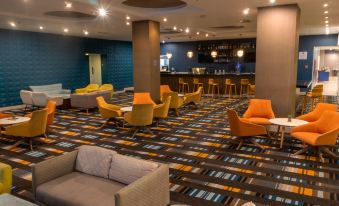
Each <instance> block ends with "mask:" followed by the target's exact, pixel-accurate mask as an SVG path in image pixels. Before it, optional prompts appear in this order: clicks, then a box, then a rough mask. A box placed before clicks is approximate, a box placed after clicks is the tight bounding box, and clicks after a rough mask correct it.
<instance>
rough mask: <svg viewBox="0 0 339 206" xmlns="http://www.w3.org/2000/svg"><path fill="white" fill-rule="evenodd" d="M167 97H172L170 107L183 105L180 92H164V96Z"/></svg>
mask: <svg viewBox="0 0 339 206" xmlns="http://www.w3.org/2000/svg"><path fill="white" fill-rule="evenodd" d="M167 97H171V103H170V108H179V107H180V106H181V104H182V103H181V101H180V97H179V94H178V92H169V93H164V94H163V96H162V98H163V99H166V98H167Z"/></svg>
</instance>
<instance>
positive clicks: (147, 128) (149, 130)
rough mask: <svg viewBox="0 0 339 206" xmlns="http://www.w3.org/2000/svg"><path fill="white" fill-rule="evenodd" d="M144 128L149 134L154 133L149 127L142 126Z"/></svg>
mask: <svg viewBox="0 0 339 206" xmlns="http://www.w3.org/2000/svg"><path fill="white" fill-rule="evenodd" d="M144 128H145V130H146V131H147V132H148V133H150V134H151V135H154V133H153V132H152V130H151V129H150V128H149V127H144Z"/></svg>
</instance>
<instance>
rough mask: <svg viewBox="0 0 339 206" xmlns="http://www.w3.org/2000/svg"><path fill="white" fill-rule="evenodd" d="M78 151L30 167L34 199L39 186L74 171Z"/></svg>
mask: <svg viewBox="0 0 339 206" xmlns="http://www.w3.org/2000/svg"><path fill="white" fill-rule="evenodd" d="M77 154H78V151H73V152H70V153H67V154H65V155H61V156H58V157H55V158H53V159H50V160H46V161H43V162H40V163H38V164H35V165H33V166H32V189H33V195H34V199H35V198H36V189H37V187H38V186H39V185H41V184H43V183H46V182H49V181H51V180H53V179H56V178H58V177H61V176H64V175H66V174H68V173H71V172H73V171H74V169H75V162H76V158H77Z"/></svg>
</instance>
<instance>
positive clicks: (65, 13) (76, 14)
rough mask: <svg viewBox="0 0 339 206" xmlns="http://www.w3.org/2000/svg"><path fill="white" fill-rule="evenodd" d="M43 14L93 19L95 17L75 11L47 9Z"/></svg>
mask: <svg viewBox="0 0 339 206" xmlns="http://www.w3.org/2000/svg"><path fill="white" fill-rule="evenodd" d="M45 15H48V16H55V17H62V18H72V19H95V18H96V17H97V16H95V15H92V14H86V13H82V12H77V11H49V12H46V13H45Z"/></svg>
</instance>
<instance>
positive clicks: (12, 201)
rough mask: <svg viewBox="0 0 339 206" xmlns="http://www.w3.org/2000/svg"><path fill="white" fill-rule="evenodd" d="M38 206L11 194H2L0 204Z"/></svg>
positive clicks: (4, 205)
mask: <svg viewBox="0 0 339 206" xmlns="http://www.w3.org/2000/svg"><path fill="white" fill-rule="evenodd" d="M9 205H10V206H38V205H36V204H33V203H30V202H28V201H26V200H23V199H20V198H18V197H15V196H13V195H10V194H7V193H5V194H2V195H0V206H9Z"/></svg>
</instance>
